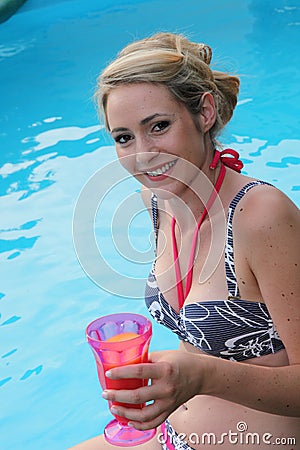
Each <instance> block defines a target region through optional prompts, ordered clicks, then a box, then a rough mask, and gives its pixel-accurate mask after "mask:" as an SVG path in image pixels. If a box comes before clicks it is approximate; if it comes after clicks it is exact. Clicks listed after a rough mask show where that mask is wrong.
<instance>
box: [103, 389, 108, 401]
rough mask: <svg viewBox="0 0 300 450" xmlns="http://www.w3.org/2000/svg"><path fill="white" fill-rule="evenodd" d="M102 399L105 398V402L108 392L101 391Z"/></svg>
mask: <svg viewBox="0 0 300 450" xmlns="http://www.w3.org/2000/svg"><path fill="white" fill-rule="evenodd" d="M102 397H103V398H105V400H107V399H108V392H107V391H103V392H102Z"/></svg>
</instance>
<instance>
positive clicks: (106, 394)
mask: <svg viewBox="0 0 300 450" xmlns="http://www.w3.org/2000/svg"><path fill="white" fill-rule="evenodd" d="M165 396H166V395H165V393H164V392H163V391H162V389H161V388H159V387H157V386H156V385H150V386H144V387H142V388H138V389H126V390H125V389H124V390H121V389H120V390H110V389H105V390H104V391H103V392H102V397H103V398H104V399H105V400H110V401H112V402H120V403H130V404H135V405H139V404H141V403H146V402H150V401H152V400H158V399H162V398H164V397H165Z"/></svg>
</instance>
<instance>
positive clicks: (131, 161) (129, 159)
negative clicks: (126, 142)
mask: <svg viewBox="0 0 300 450" xmlns="http://www.w3.org/2000/svg"><path fill="white" fill-rule="evenodd" d="M117 156H118V159H119V161H120V163H121V165H122V166H123V167H124V169H126V170H127V171H128V172H129V173H131V174H132V175H134V172H135V166H136V161H135V159H136V158H135V154H126V152H122V151H118V150H117Z"/></svg>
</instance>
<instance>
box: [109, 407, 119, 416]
mask: <svg viewBox="0 0 300 450" xmlns="http://www.w3.org/2000/svg"><path fill="white" fill-rule="evenodd" d="M110 411H111V412H112V413H113V414H118V410H117V408H116V407H115V406H112V407H111V408H110Z"/></svg>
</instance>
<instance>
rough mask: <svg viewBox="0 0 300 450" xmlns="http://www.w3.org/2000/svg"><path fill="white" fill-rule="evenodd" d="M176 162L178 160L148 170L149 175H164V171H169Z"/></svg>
mask: <svg viewBox="0 0 300 450" xmlns="http://www.w3.org/2000/svg"><path fill="white" fill-rule="evenodd" d="M175 163H176V161H171V162H170V163H167V164H165V165H164V166H162V167H160V168H159V169H157V170H153V172H147V175H149V176H150V177H158V176H159V175H162V174H163V173H165V172H167V170H169V169H170V168H171V167H173V166H174V164H175Z"/></svg>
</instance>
